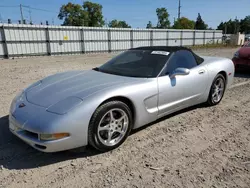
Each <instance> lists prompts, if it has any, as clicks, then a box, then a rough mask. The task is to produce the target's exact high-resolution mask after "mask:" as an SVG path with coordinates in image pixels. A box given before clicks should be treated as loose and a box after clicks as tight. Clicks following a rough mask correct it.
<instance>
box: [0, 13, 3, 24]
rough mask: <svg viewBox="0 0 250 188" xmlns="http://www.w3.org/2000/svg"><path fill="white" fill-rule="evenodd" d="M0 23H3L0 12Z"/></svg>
mask: <svg viewBox="0 0 250 188" xmlns="http://www.w3.org/2000/svg"><path fill="white" fill-rule="evenodd" d="M0 23H3V18H2V15H1V14H0Z"/></svg>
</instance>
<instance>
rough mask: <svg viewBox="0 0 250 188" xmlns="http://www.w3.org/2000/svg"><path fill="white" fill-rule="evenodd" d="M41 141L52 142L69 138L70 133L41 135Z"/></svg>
mask: <svg viewBox="0 0 250 188" xmlns="http://www.w3.org/2000/svg"><path fill="white" fill-rule="evenodd" d="M39 136H40V140H43V141H52V140H58V139H62V138H66V137H69V133H55V134H40V135H39Z"/></svg>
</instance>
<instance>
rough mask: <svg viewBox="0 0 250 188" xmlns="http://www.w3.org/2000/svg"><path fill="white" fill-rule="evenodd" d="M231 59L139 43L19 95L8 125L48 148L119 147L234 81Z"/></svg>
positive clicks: (214, 100)
mask: <svg viewBox="0 0 250 188" xmlns="http://www.w3.org/2000/svg"><path fill="white" fill-rule="evenodd" d="M234 71H235V70H234V64H233V62H232V61H231V60H230V59H227V58H218V57H202V56H198V55H197V54H195V53H194V52H193V51H192V50H190V49H188V48H185V47H166V46H155V47H139V48H133V49H129V50H127V51H125V52H122V53H121V54H119V55H118V56H116V57H114V58H112V59H111V60H109V61H108V62H107V63H105V64H103V65H101V66H100V67H96V68H93V69H90V70H77V71H70V72H63V73H58V74H55V75H51V76H49V77H46V78H44V79H42V80H40V81H38V82H36V83H34V84H32V85H30V86H29V87H28V88H26V89H24V90H23V91H22V92H20V93H19V94H18V95H17V96H16V97H15V98H14V100H13V101H12V104H11V107H10V115H9V129H10V131H11V132H12V133H13V134H15V135H16V136H18V137H19V138H20V139H22V140H23V141H25V142H26V143H28V144H29V145H31V146H32V147H34V148H35V149H37V150H40V151H43V152H57V151H62V150H70V149H75V148H79V147H82V146H86V145H92V146H93V147H95V148H96V149H98V150H100V151H109V150H112V149H115V148H117V147H119V146H120V145H121V144H122V143H123V142H124V141H125V140H126V138H127V137H128V135H129V133H130V131H131V129H136V128H139V127H141V126H143V125H146V124H149V123H151V122H154V121H155V120H157V119H159V118H161V117H163V116H166V115H168V114H171V113H173V112H176V111H179V110H181V109H184V108H187V107H190V106H193V105H197V104H200V103H207V104H209V105H216V104H218V103H220V101H221V100H222V98H223V95H224V92H225V90H226V89H227V88H228V86H229V85H231V84H232V82H233V77H234Z"/></svg>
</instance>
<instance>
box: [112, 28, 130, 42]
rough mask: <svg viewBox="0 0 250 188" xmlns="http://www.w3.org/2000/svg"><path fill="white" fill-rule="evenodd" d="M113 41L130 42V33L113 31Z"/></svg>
mask: <svg viewBox="0 0 250 188" xmlns="http://www.w3.org/2000/svg"><path fill="white" fill-rule="evenodd" d="M111 40H130V31H123V30H119V31H112V30H111Z"/></svg>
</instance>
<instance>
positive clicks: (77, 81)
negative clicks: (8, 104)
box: [26, 70, 136, 107]
mask: <svg viewBox="0 0 250 188" xmlns="http://www.w3.org/2000/svg"><path fill="white" fill-rule="evenodd" d="M133 81H136V78H131V77H123V76H117V75H112V74H106V73H102V72H97V71H94V70H88V71H70V72H64V73H59V74H55V75H52V76H49V77H47V78H44V79H43V80H42V81H41V83H40V84H38V85H36V86H34V87H31V88H29V89H28V90H27V91H26V98H27V101H28V102H30V103H33V104H36V105H39V106H42V107H49V106H51V105H53V104H55V103H57V102H59V101H61V100H63V99H65V98H67V97H70V96H74V97H78V98H81V99H83V98H86V97H87V96H90V95H92V94H93V93H96V92H99V91H101V90H103V89H106V88H108V87H113V86H119V85H121V84H124V83H128V82H133Z"/></svg>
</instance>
